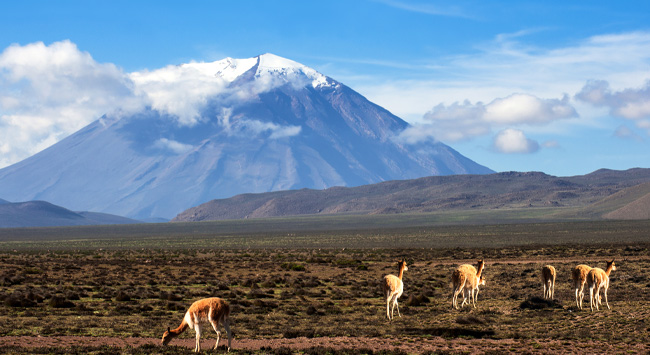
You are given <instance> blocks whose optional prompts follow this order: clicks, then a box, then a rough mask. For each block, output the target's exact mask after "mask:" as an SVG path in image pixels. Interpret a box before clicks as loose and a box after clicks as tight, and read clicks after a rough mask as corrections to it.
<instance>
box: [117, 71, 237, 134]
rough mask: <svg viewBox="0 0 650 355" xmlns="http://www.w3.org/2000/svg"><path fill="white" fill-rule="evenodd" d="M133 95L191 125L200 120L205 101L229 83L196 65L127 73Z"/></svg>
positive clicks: (220, 91) (183, 123)
mask: <svg viewBox="0 0 650 355" xmlns="http://www.w3.org/2000/svg"><path fill="white" fill-rule="evenodd" d="M129 77H130V78H131V80H133V82H134V83H135V84H136V87H137V89H136V93H137V94H140V95H142V96H143V97H145V98H146V99H147V103H148V104H149V105H150V106H151V108H153V109H154V110H157V111H159V112H161V113H166V114H170V115H173V116H176V117H177V118H178V123H179V124H181V125H186V126H193V125H195V124H196V123H198V122H199V120H200V114H201V109H202V108H203V107H204V105H205V104H206V103H207V100H208V98H210V97H212V96H214V95H217V94H219V93H222V92H224V91H225V90H226V87H227V84H228V82H226V81H225V80H223V79H222V78H220V77H218V76H216V75H214V73H212V75H210V74H208V73H206V72H204V71H201V70H199V69H198V68H197V67H196V64H195V65H170V66H167V67H165V68H161V69H157V70H153V71H148V70H144V71H140V72H135V73H131V74H129Z"/></svg>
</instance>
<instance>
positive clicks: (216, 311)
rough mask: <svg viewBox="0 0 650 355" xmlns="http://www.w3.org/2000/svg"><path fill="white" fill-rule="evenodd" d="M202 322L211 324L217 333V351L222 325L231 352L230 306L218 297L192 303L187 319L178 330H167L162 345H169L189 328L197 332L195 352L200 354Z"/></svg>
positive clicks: (186, 315) (184, 319) (186, 314)
mask: <svg viewBox="0 0 650 355" xmlns="http://www.w3.org/2000/svg"><path fill="white" fill-rule="evenodd" d="M201 322H209V323H210V324H211V325H212V328H213V329H214V331H215V332H217V342H216V343H215V344H214V349H215V350H216V349H217V346H219V338H221V332H220V331H219V328H218V327H219V324H222V325H223V327H224V328H225V329H226V333H227V335H228V351H230V341H231V340H232V333H231V332H230V306H229V305H228V303H227V302H226V301H225V300H223V299H221V298H218V297H212V298H204V299H202V300H198V301H196V302H194V303H192V305H191V306H190V308H189V309H188V310H187V312H185V317H184V318H183V322H181V325H180V326H179V327H178V328H176V329H169V328H167V331H166V332H165V334H163V337H162V344H163V345H167V344H168V343H169V342H170V341H171V340H172V339H174V338H175V337H177V336H179V335H180V334H181V333H182V332H184V331H185V330H186V329H187V328H188V327H189V328H192V329H194V331H195V332H196V346H195V347H194V351H195V352H199V351H200V350H201V343H200V339H201Z"/></svg>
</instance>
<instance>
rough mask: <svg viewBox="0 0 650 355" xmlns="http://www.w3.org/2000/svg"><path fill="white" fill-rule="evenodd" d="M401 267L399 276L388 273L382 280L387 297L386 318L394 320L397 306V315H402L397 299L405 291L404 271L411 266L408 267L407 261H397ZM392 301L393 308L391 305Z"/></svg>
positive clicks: (382, 288)
mask: <svg viewBox="0 0 650 355" xmlns="http://www.w3.org/2000/svg"><path fill="white" fill-rule="evenodd" d="M397 266H398V267H399V273H398V276H395V275H386V276H384V278H383V279H382V282H381V290H382V292H383V294H384V296H385V297H386V318H388V320H392V319H393V316H394V312H395V307H397V315H398V316H400V317H401V316H402V315H401V314H400V313H399V305H397V299H398V298H399V297H400V296H401V295H402V292H404V283H403V282H402V276H403V275H404V271H407V270H408V269H409V268H408V267H406V261H404V260H402V261H400V262H399V263H397ZM391 303H392V308H391V307H390V306H391Z"/></svg>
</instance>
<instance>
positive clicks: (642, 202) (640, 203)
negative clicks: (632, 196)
mask: <svg viewBox="0 0 650 355" xmlns="http://www.w3.org/2000/svg"><path fill="white" fill-rule="evenodd" d="M640 187H642V188H643V190H650V184H643V186H640ZM631 189H634V188H631ZM636 190H640V189H636ZM603 218H607V219H628V220H629V219H650V192H648V193H646V194H645V195H641V197H640V198H638V199H636V200H635V201H633V202H630V203H628V204H627V205H625V206H623V207H621V208H619V209H617V210H614V211H612V212H609V213H606V214H604V215H603Z"/></svg>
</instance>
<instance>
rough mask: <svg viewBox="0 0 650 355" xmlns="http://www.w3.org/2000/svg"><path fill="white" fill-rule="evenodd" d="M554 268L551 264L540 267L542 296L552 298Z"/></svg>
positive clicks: (553, 291)
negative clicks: (542, 287)
mask: <svg viewBox="0 0 650 355" xmlns="http://www.w3.org/2000/svg"><path fill="white" fill-rule="evenodd" d="M555 276H556V273H555V268H554V267H553V266H551V265H546V266H544V267H542V284H543V286H544V298H549V299H553V295H554V294H555Z"/></svg>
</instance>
